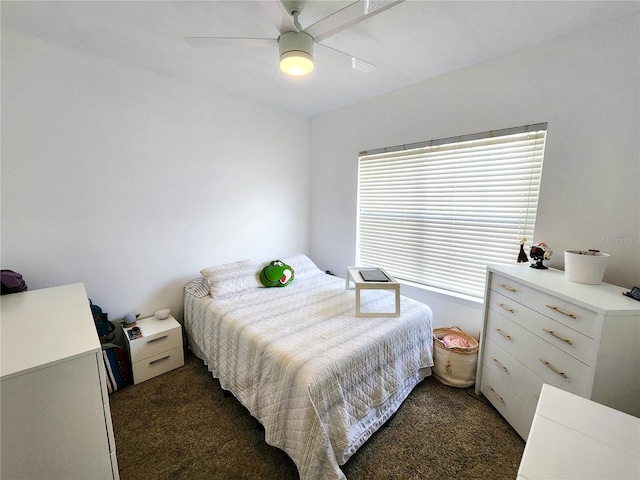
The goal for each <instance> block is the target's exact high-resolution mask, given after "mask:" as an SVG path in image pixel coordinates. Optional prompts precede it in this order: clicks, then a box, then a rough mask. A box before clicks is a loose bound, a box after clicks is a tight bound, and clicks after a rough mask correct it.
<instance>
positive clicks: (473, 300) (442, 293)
mask: <svg viewBox="0 0 640 480" xmlns="http://www.w3.org/2000/svg"><path fill="white" fill-rule="evenodd" d="M398 283H400V284H401V285H406V286H408V287H410V288H412V289H416V290H417V291H418V292H419V293H421V294H426V295H431V296H436V297H439V298H440V299H442V300H446V301H449V302H454V303H458V304H461V305H465V306H468V307H473V308H481V307H482V306H483V305H484V299H483V298H478V297H473V296H471V295H465V294H464V293H458V292H452V291H451V290H444V289H442V288H437V287H430V286H427V285H422V284H419V283H414V282H410V281H407V280H398ZM403 294H404V293H403ZM407 296H411V295H407Z"/></svg>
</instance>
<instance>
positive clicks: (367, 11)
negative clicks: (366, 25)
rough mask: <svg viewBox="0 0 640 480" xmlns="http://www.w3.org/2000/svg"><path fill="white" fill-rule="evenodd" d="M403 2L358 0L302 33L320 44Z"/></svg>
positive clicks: (402, 0) (400, 0) (397, 0)
mask: <svg viewBox="0 0 640 480" xmlns="http://www.w3.org/2000/svg"><path fill="white" fill-rule="evenodd" d="M404 1H405V0H358V1H357V2H355V3H352V4H351V5H348V6H346V7H345V8H343V9H342V10H338V11H337V12H336V13H333V14H331V15H329V16H328V17H325V18H323V19H322V20H319V21H318V22H316V23H314V24H313V25H311V26H309V27H307V28H305V30H304V31H305V32H307V33H308V34H309V35H311V36H312V37H313V38H314V40H315V41H316V42H321V41H322V40H324V39H326V38H328V37H330V36H331V35H335V34H336V33H338V32H341V31H342V30H344V29H346V28H348V27H350V26H352V25H355V24H356V23H359V22H361V21H362V20H365V19H367V18H371V17H373V16H374V15H377V14H379V13H382V12H384V11H385V10H388V9H390V8H391V7H395V6H396V5H398V4H400V3H402V2H404Z"/></svg>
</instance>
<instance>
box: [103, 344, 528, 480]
mask: <svg viewBox="0 0 640 480" xmlns="http://www.w3.org/2000/svg"><path fill="white" fill-rule="evenodd" d="M110 403H111V417H112V419H113V428H114V432H115V438H116V449H117V455H118V465H119V468H120V478H121V479H122V480H138V479H153V480H160V479H203V480H204V479H224V480H227V479H229V480H235V479H238V480H240V479H242V480H247V479H249V480H254V479H270V480H272V479H297V478H298V472H297V470H296V467H295V464H294V463H293V462H292V461H291V460H290V459H289V457H288V456H287V455H286V454H285V453H284V452H283V451H281V450H279V449H277V448H274V447H271V446H269V445H267V444H266V443H265V441H264V429H263V428H262V426H261V425H260V423H259V422H258V421H257V420H255V419H254V418H253V417H252V416H251V415H250V414H249V413H248V411H247V410H246V409H245V408H244V407H243V406H242V405H241V404H240V403H239V402H238V401H237V400H236V399H235V398H234V397H233V396H231V395H227V396H225V395H224V394H223V390H222V389H221V388H220V384H219V383H218V381H217V380H216V379H214V378H213V377H212V376H211V374H210V373H209V371H208V370H207V367H206V366H205V365H204V364H203V363H202V361H201V360H199V359H198V358H197V357H195V356H194V355H193V354H192V353H191V352H189V351H185V365H184V366H183V367H180V368H178V369H176V370H173V371H171V372H168V373H165V374H164V375H160V376H158V377H156V378H152V379H150V380H147V381H146V382H143V383H141V384H139V385H135V386H128V387H125V388H124V389H122V390H120V391H117V392H115V393H114V394H112V395H111V396H110ZM523 450H524V442H523V440H522V439H521V438H520V437H519V436H518V434H517V433H516V432H515V431H514V430H513V429H512V428H511V427H510V426H509V424H508V423H507V422H506V421H505V420H504V419H503V418H502V417H501V416H500V414H498V412H497V411H496V410H495V409H494V408H493V407H491V406H490V405H489V404H488V403H487V402H486V400H485V399H484V398H483V397H477V396H476V395H475V394H474V392H473V388H468V389H458V388H452V387H447V386H445V385H443V384H441V383H440V382H438V381H437V380H435V379H434V378H431V377H429V378H427V379H426V380H424V381H423V382H422V383H421V384H420V385H418V386H417V387H416V388H415V389H414V391H413V392H412V393H411V394H410V395H409V397H408V398H407V399H406V400H405V402H404V403H403V404H402V406H401V407H400V409H399V411H398V412H397V413H396V414H395V415H394V416H393V417H391V418H390V419H389V421H387V423H385V424H384V425H383V426H382V427H381V428H380V430H378V432H376V433H375V434H374V435H373V436H372V438H371V439H370V440H369V441H368V442H367V443H365V444H364V445H363V446H362V447H361V448H360V449H359V450H358V451H357V452H356V453H355V454H354V455H353V456H352V457H351V459H350V460H349V461H348V462H347V463H346V464H345V465H344V466H343V467H342V470H343V472H344V473H345V475H346V476H347V478H348V479H349V480H365V479H366V480H375V479H439V480H442V479H483V480H487V479H492V480H493V479H515V478H516V473H517V471H518V465H519V463H520V458H521V456H522V452H523Z"/></svg>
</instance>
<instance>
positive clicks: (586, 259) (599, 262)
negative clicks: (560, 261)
mask: <svg viewBox="0 0 640 480" xmlns="http://www.w3.org/2000/svg"><path fill="white" fill-rule="evenodd" d="M608 260H609V254H608V253H602V252H600V251H599V250H587V251H584V252H583V251H581V250H566V251H565V252H564V276H565V277H566V279H567V280H569V281H571V282H577V283H586V284H588V285H599V284H601V283H602V279H603V278H604V272H605V271H606V269H607V261H608Z"/></svg>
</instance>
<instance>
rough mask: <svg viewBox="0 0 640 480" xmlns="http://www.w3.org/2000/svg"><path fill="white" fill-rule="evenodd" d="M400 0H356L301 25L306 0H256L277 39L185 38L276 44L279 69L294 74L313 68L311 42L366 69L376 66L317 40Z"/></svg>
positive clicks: (204, 43)
mask: <svg viewBox="0 0 640 480" xmlns="http://www.w3.org/2000/svg"><path fill="white" fill-rule="evenodd" d="M309 1H310V0H309ZM403 1H404V0H357V1H354V3H351V4H349V5H348V6H346V7H344V8H342V9H341V10H338V11H337V12H335V13H333V14H331V15H329V16H327V17H325V18H323V19H322V20H319V21H318V22H316V23H314V24H312V25H310V26H308V27H306V28H302V25H301V24H300V21H299V19H298V17H299V16H300V14H301V13H302V10H303V9H304V6H305V4H307V3H308V1H307V0H282V1H273V0H258V4H259V5H260V6H261V7H262V9H263V10H264V12H265V13H266V14H267V16H268V17H269V18H270V19H271V21H272V22H273V23H274V24H275V26H276V28H277V29H278V31H279V32H280V36H279V37H278V38H240V37H185V40H186V42H187V43H188V44H189V45H191V46H193V47H219V46H229V45H245V46H265V45H266V46H273V45H274V44H275V43H277V44H278V47H279V50H280V69H281V70H282V71H283V72H285V73H286V74H288V75H292V76H297V77H299V76H304V75H307V74H309V73H311V72H312V71H313V49H314V45H315V44H318V45H319V46H321V47H323V48H329V49H331V50H333V51H335V52H337V53H339V54H342V55H346V56H348V57H350V58H351V66H352V68H354V69H357V70H361V71H364V72H368V71H370V70H372V69H373V68H374V67H375V65H373V64H372V63H369V62H367V61H365V60H362V59H360V58H357V57H354V56H353V55H349V54H348V53H345V52H342V51H340V50H336V49H335V48H332V47H329V46H327V45H323V44H321V43H319V42H321V41H322V40H325V39H326V38H328V37H330V36H331V35H334V34H336V33H338V32H341V31H343V30H345V29H347V28H349V27H351V26H353V25H355V24H357V23H359V22H361V21H363V20H365V19H367V18H371V17H373V16H375V15H378V14H379V13H382V12H384V11H385V10H388V9H389V8H391V7H394V6H396V5H398V4H399V3H402V2H403Z"/></svg>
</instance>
